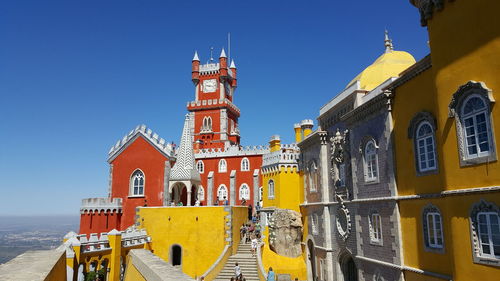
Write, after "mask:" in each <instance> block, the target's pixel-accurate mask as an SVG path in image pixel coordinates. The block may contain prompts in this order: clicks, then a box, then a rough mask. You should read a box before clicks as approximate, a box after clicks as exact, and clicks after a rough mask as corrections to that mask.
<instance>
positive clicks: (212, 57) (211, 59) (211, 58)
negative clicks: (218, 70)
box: [210, 47, 214, 62]
mask: <svg viewBox="0 0 500 281" xmlns="http://www.w3.org/2000/svg"><path fill="white" fill-rule="evenodd" d="M213 61H214V47H210V62H213Z"/></svg>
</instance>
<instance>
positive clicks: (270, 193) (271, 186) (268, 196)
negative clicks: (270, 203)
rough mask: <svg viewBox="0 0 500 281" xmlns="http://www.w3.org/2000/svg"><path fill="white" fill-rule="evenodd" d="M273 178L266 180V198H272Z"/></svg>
mask: <svg viewBox="0 0 500 281" xmlns="http://www.w3.org/2000/svg"><path fill="white" fill-rule="evenodd" d="M274 191H275V190H274V180H272V179H270V180H269V181H268V182H267V198H268V199H274Z"/></svg>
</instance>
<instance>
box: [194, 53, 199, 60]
mask: <svg viewBox="0 0 500 281" xmlns="http://www.w3.org/2000/svg"><path fill="white" fill-rule="evenodd" d="M193 61H200V58H199V57H198V51H194V57H193Z"/></svg>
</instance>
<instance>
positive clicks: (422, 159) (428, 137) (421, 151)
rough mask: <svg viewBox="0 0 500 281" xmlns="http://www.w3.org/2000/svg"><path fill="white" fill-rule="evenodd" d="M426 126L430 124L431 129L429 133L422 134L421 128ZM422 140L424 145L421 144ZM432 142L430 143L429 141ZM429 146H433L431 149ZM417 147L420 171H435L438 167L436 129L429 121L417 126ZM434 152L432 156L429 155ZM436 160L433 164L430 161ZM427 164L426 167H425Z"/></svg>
mask: <svg viewBox="0 0 500 281" xmlns="http://www.w3.org/2000/svg"><path fill="white" fill-rule="evenodd" d="M424 126H428V127H429V128H430V130H431V132H430V133H429V134H425V135H420V134H419V132H420V129H421V128H422V127H424ZM421 142H423V147H422V146H421ZM429 142H430V143H429ZM429 146H431V148H430V149H429ZM415 148H416V150H415V151H416V155H415V157H416V158H417V163H418V170H419V171H420V172H427V171H433V170H436V169H437V161H436V145H435V138H434V129H433V127H432V125H431V124H430V123H429V122H428V121H422V122H420V124H419V125H418V126H417V130H416V132H415ZM431 153H432V158H431V157H429V155H430V154H431ZM431 162H434V164H433V165H432V166H430V165H429V163H431ZM424 164H425V166H426V167H423V166H424Z"/></svg>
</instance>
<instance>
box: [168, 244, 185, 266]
mask: <svg viewBox="0 0 500 281" xmlns="http://www.w3.org/2000/svg"><path fill="white" fill-rule="evenodd" d="M170 260H171V261H172V265H173V266H176V265H182V248H181V246H180V245H172V248H171V249H170Z"/></svg>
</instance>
